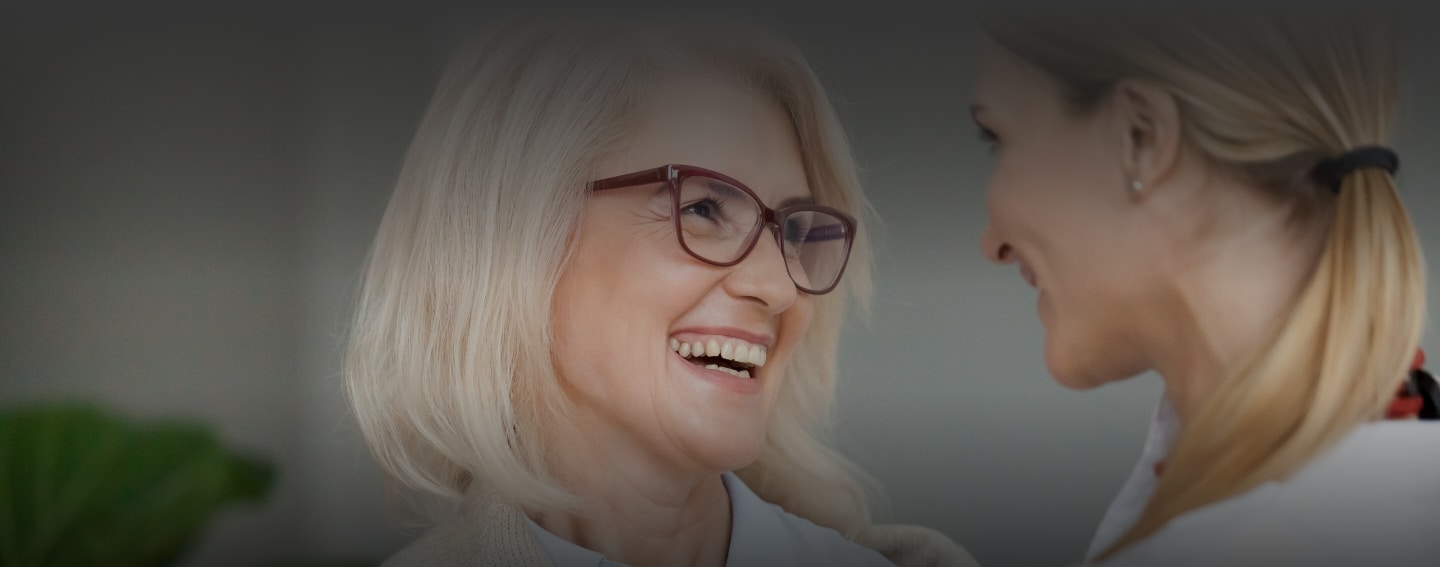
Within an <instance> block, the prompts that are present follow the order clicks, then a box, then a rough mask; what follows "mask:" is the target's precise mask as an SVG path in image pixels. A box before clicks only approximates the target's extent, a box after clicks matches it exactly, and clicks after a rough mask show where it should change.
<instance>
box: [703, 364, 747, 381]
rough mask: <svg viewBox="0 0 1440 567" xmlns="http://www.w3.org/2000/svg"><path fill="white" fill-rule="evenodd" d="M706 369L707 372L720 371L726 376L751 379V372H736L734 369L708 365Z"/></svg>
mask: <svg viewBox="0 0 1440 567" xmlns="http://www.w3.org/2000/svg"><path fill="white" fill-rule="evenodd" d="M705 369H706V370H719V371H721V372H724V373H726V374H730V375H732V376H736V377H739V378H749V377H750V371H749V370H735V369H732V368H729V367H725V366H720V365H718V364H707V365H705Z"/></svg>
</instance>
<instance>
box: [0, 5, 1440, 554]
mask: <svg viewBox="0 0 1440 567" xmlns="http://www.w3.org/2000/svg"><path fill="white" fill-rule="evenodd" d="M0 16H6V17H0V22H4V23H3V24H0V32H3V33H0V73H3V74H0V266H3V268H0V405H5V406H10V405H15V404H21V403H25V402H31V401H39V400H50V399H57V398H65V397H84V398H89V399H98V400H101V401H103V402H104V403H106V404H109V405H111V406H113V407H116V408H119V409H122V410H124V411H126V412H127V413H131V414H134V415H140V416H159V415H182V416H190V417H195V418H199V419H204V420H207V421H210V422H212V423H214V424H216V426H217V427H218V429H219V431H220V432H221V433H222V435H223V436H224V437H225V439H226V440H227V441H228V442H229V443H231V444H233V445H234V446H237V447H242V448H246V449H248V450H251V451H254V452H256V453H259V454H263V455H265V456H268V457H270V458H272V459H274V460H275V461H276V462H277V463H278V464H279V466H280V467H281V476H280V481H279V483H278V485H277V486H276V489H275V491H274V493H273V496H272V498H270V499H269V500H268V501H267V503H265V504H264V505H261V506H254V507H244V508H237V509H233V510H230V511H228V512H225V513H224V514H222V515H221V516H220V517H219V518H218V519H217V521H216V522H215V523H214V524H213V525H212V527H211V529H210V530H209V531H208V532H207V535H206V537H205V539H204V541H202V542H201V545H200V546H199V547H198V548H196V549H195V550H194V551H193V553H192V554H191V555H190V556H189V557H188V559H187V561H186V563H187V564H189V565H256V564H263V563H269V562H277V561H290V560H325V559H345V558H353V559H376V558H381V557H384V556H386V555H388V554H389V553H392V552H393V551H394V550H396V549H397V548H398V547H399V546H401V545H403V543H404V542H405V541H407V540H408V539H409V538H410V537H412V536H413V534H414V530H413V529H411V528H409V527H408V526H407V524H406V523H405V522H404V521H402V520H401V519H400V518H401V517H402V515H400V514H398V513H397V507H396V506H395V505H394V502H393V500H388V499H387V497H386V489H385V482H384V481H383V480H382V478H381V476H380V474H379V472H378V470H377V469H376V467H375V466H374V465H373V464H372V463H371V462H370V460H369V457H368V455H367V454H366V452H365V450H364V448H363V446H362V444H361V443H360V441H359V439H358V435H357V434H356V431H355V428H354V427H353V425H352V424H351V422H350V420H349V418H348V416H347V414H346V409H345V406H344V400H343V397H342V394H341V388H340V379H339V375H338V369H339V360H340V352H341V337H342V334H343V332H344V327H345V323H346V320H347V316H348V307H349V304H350V302H351V301H352V297H353V293H354V289H355V284H356V277H357V274H358V269H359V265H360V262H361V260H362V258H363V255H364V253H365V250H366V248H367V246H368V245H369V241H370V238H371V237H372V235H373V231H374V229H375V226H376V224H377V222H378V220H379V217H380V214H381V212H382V210H383V207H384V204H385V201H386V199H387V198H388V194H389V191H390V189H391V184H392V182H393V180H394V178H395V175H396V171H397V169H398V166H399V163H400V159H401V155H402V153H403V151H404V149H405V147H406V145H407V142H408V140H409V136H410V134H411V132H412V131H413V129H414V127H415V123H416V121H417V119H418V116H419V113H420V112H421V110H422V109H423V107H424V103H425V101H426V99H427V97H428V96H429V93H430V90H431V89H432V88H433V84H434V81H435V80H436V78H437V76H438V69H439V67H440V65H441V63H442V62H443V61H444V59H445V57H446V55H447V53H448V48H449V46H450V45H451V43H450V42H451V40H452V38H454V37H455V36H456V31H457V30H459V29H463V28H465V27H467V26H468V25H470V24H472V23H477V22H482V21H484V20H485V19H486V18H487V17H488V16H489V14H488V13H486V12H485V11H483V10H480V9H470V10H469V11H465V12H462V11H458V10H454V9H442V8H438V7H437V8H434V9H430V10H426V11H420V10H416V9H408V10H406V11H404V12H386V11H384V10H382V9H359V8H346V11H344V12H340V11H333V10H330V11H327V10H326V9H325V8H323V7H318V8H317V7H315V6H311V7H310V8H309V9H308V11H303V10H301V9H297V8H286V9H284V10H281V9H279V8H247V9H244V10H242V9H240V8H238V7H237V8H233V9H230V10H229V11H223V10H222V11H213V10H212V11H211V12H210V13H206V14H199V13H181V12H177V11H175V10H174V9H172V10H170V11H167V12H164V13H163V15H158V16H157V15H154V14H134V13H131V14H121V13H101V12H100V11H99V9H98V8H92V9H89V10H86V11H84V12H83V13H71V14H60V13H44V14H41V13H37V12H28V13H24V12H19V11H17V12H16V13H9V14H0ZM774 17H775V19H776V20H777V21H779V22H780V23H781V24H782V25H783V26H784V27H785V29H786V30H787V31H788V32H789V33H790V35H791V36H792V37H794V38H795V40H796V41H797V42H799V43H800V44H802V46H803V47H804V48H805V49H806V50H807V51H808V52H809V53H810V54H811V56H812V58H813V60H814V64H815V65H816V67H817V68H818V70H819V72H820V73H821V75H822V76H823V78H824V79H825V80H827V82H829V83H830V85H831V86H832V87H833V89H834V92H835V95H836V96H837V98H838V100H839V107H840V110H841V112H842V114H843V118H844V120H845V122H846V125H847V128H848V129H849V131H850V133H851V135H852V137H853V140H854V144H855V147H856V149H857V152H858V154H859V156H860V158H861V162H862V163H863V165H864V166H865V180H866V182H867V187H868V190H869V193H870V195H871V198H872V199H873V201H874V204H875V207H876V208H877V210H878V211H879V213H880V215H881V216H882V217H883V218H884V219H885V221H886V225H885V226H884V227H881V230H880V238H881V239H880V241H879V244H880V256H879V260H878V265H877V268H878V271H877V276H878V282H877V283H878V297H877V301H876V303H875V314H874V316H873V317H872V318H871V320H870V321H868V322H857V323H856V324H855V325H854V326H853V327H851V328H850V329H849V330H848V331H847V333H846V335H845V341H844V348H843V350H842V352H841V357H842V359H843V361H844V366H843V368H844V372H845V375H844V378H843V382H842V385H841V414H840V431H841V433H842V436H841V437H842V439H843V448H844V450H845V451H846V452H847V453H848V454H850V455H852V456H853V457H855V458H856V459H857V460H859V461H860V462H861V463H862V464H864V465H865V466H867V467H868V468H869V469H870V470H871V471H872V472H873V473H874V474H875V475H876V476H877V477H878V478H879V479H880V480H881V481H882V483H883V484H884V485H885V486H886V487H887V489H888V494H889V496H890V506H889V513H888V515H887V517H888V518H889V519H891V520H895V521H903V522H908V523H918V524H924V525H929V526H933V527H935V528H938V529H940V530H942V531H944V532H946V533H948V534H950V535H951V536H953V537H954V538H955V539H957V540H958V541H960V542H961V543H963V544H964V545H966V546H967V547H968V548H969V549H970V550H971V551H972V552H973V553H974V554H975V555H976V556H977V557H978V558H979V559H981V560H982V562H985V563H987V564H990V565H1054V564H1060V563H1064V562H1066V561H1070V560H1074V559H1076V558H1078V557H1079V555H1080V554H1081V553H1082V551H1083V549H1084V547H1085V544H1086V542H1087V541H1088V538H1089V537H1090V534H1091V531H1092V529H1093V527H1094V525H1095V524H1096V522H1097V520H1098V518H1099V516H1100V514H1101V513H1102V512H1103V509H1104V506H1105V504H1106V503H1107V502H1108V500H1109V498H1110V496H1111V495H1112V494H1113V492H1114V491H1115V489H1116V488H1117V487H1118V485H1119V483H1120V482H1121V481H1122V480H1123V478H1124V476H1125V474H1126V473H1127V472H1128V470H1129V467H1130V465H1131V462H1132V460H1133V459H1134V458H1135V456H1136V455H1137V454H1138V450H1139V446H1140V443H1141V441H1142V439H1143V434H1144V427H1145V424H1146V421H1147V419H1148V414H1149V411H1150V409H1151V407H1152V406H1153V404H1154V402H1155V400H1156V399H1157V397H1158V395H1159V392H1160V388H1159V383H1158V380H1157V379H1155V378H1154V377H1153V376H1145V377H1140V378H1138V379H1135V380H1132V381H1129V382H1127V383H1124V384H1121V385H1116V386H1111V387H1106V388H1102V389H1100V390H1097V391H1092V392H1086V393H1076V392H1071V391H1068V390H1065V389H1063V388H1061V387H1060V386H1058V385H1055V384H1054V383H1053V382H1052V381H1051V380H1050V379H1049V378H1048V377H1047V375H1046V372H1045V368H1044V365H1043V361H1042V359H1041V356H1040V352H1041V351H1040V349H1041V342H1042V329H1041V326H1040V325H1039V323H1038V321H1037V320H1036V319H1035V317H1034V296H1033V291H1032V290H1030V289H1029V288H1028V287H1027V286H1025V285H1024V284H1023V282H1022V281H1021V280H1020V278H1019V276H1018V275H1017V274H1016V272H1015V270H1014V269H1013V268H1009V269H1002V268H997V267H994V266H991V265H989V264H988V263H987V262H986V261H985V260H984V259H983V258H982V257H981V256H980V254H979V246H978V237H979V233H980V230H981V229H982V227H983V225H984V209H983V193H982V188H983V186H984V183H985V181H986V176H987V174H988V168H989V163H988V161H987V160H988V158H987V156H986V154H985V152H984V151H983V148H982V146H981V145H980V143H979V142H978V141H976V139H975V134H974V128H973V126H971V125H970V123H969V119H968V117H967V104H968V101H969V91H970V83H969V81H970V77H971V74H972V68H973V65H972V63H971V56H972V52H973V45H972V44H973V42H974V39H975V33H974V32H973V30H972V29H971V27H970V24H969V23H968V21H967V19H966V16H965V15H964V14H963V13H957V14H938V13H915V12H905V13H903V14H902V13H900V11H899V10H896V11H895V13H894V14H892V15H888V16H876V15H873V14H860V13H826V14H825V15H824V17H818V16H817V15H816V14H813V13H805V12H801V11H798V10H795V11H791V12H788V13H779V14H775V15H774ZM1413 35H1415V37H1419V34H1413ZM1412 47H1413V46H1412ZM1420 52H1424V54H1425V55H1428V54H1430V53H1434V50H1433V49H1429V48H1428V47H1427V46H1419V47H1418V49H1416V50H1414V51H1412V59H1411V61H1410V64H1409V65H1408V66H1407V72H1408V73H1409V81H1410V85H1409V91H1408V92H1409V94H1408V99H1409V102H1410V103H1411V104H1410V106H1408V108H1407V109H1406V114H1405V123H1404V128H1403V131H1402V132H1401V135H1400V137H1399V139H1398V141H1397V143H1396V146H1397V148H1398V149H1399V151H1400V154H1401V156H1402V157H1403V159H1404V162H1405V168H1404V172H1403V176H1402V181H1403V185H1404V191H1405V197H1406V199H1407V202H1408V204H1409V205H1410V207H1411V211H1412V214H1413V215H1414V217H1415V218H1416V219H1417V221H1418V222H1419V224H1420V231H1421V236H1422V238H1423V239H1424V241H1425V244H1426V247H1427V249H1428V250H1429V257H1430V258H1431V259H1432V266H1433V265H1435V264H1437V263H1440V262H1436V261H1435V260H1434V259H1435V258H1436V253H1437V252H1436V251H1440V222H1435V221H1436V212H1437V211H1440V192H1437V189H1440V166H1437V165H1436V160H1435V157H1436V155H1437V148H1440V146H1437V144H1440V143H1437V138H1436V136H1435V134H1434V132H1436V131H1440V105H1437V104H1435V103H1434V102H1433V101H1435V100H1440V67H1437V66H1436V65H1433V64H1427V63H1426V62H1425V59H1426V57H1424V56H1422V55H1421V54H1420ZM1432 63H1433V62H1432ZM1431 274H1432V275H1431V282H1432V283H1431V297H1432V298H1440V293H1437V282H1440V273H1437V272H1436V270H1435V269H1434V268H1432V270H1431ZM1437 315H1440V310H1437V308H1436V307H1431V308H1430V312H1429V319H1430V320H1432V321H1434V320H1437V319H1440V317H1437ZM1426 344H1427V345H1428V346H1429V347H1430V348H1429V350H1430V351H1431V352H1432V353H1440V348H1436V347H1437V344H1436V339H1435V335H1434V333H1433V332H1430V333H1428V334H1427V337H1426Z"/></svg>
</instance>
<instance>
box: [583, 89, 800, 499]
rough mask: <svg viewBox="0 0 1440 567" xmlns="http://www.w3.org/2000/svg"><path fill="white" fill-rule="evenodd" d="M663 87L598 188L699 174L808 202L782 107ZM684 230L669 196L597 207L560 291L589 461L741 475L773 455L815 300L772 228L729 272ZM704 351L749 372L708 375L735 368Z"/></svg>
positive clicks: (649, 193) (593, 202)
mask: <svg viewBox="0 0 1440 567" xmlns="http://www.w3.org/2000/svg"><path fill="white" fill-rule="evenodd" d="M661 84H662V85H663V88H658V89H653V90H651V91H650V93H649V94H648V95H646V97H645V99H644V101H643V104H642V105H641V107H640V108H638V109H637V120H638V123H637V127H636V128H634V129H633V131H632V135H631V136H630V137H628V138H627V139H625V140H624V141H623V142H622V144H621V146H620V147H619V148H618V149H617V151H615V152H614V153H613V154H611V156H610V158H609V159H608V160H606V161H605V162H604V163H603V164H602V166H601V170H600V171H598V172H597V173H596V175H595V179H601V178H606V177H610V176H615V175H623V174H627V173H631V172H636V171H642V170H646V169H650V168H655V167H658V166H661V165H665V164H685V165H691V166H697V167H702V168H706V169H710V170H713V171H717V172H720V173H723V174H725V175H728V176H730V177H732V178H734V179H736V180H738V181H740V182H741V183H743V184H745V185H746V186H748V187H749V188H750V189H751V190H753V191H754V192H755V194H756V195H757V196H758V197H759V198H760V199H761V201H762V202H763V203H764V204H765V205H766V206H769V207H771V208H779V207H780V206H781V204H782V203H785V202H793V201H795V200H804V199H807V198H809V196H810V190H809V186H808V184H807V180H806V175H805V169H804V167H803V162H802V160H801V154H800V148H799V143H798V141H797V140H796V137H795V134H794V127H793V126H792V124H791V122H790V119H789V117H788V116H787V114H786V113H785V112H784V111H782V109H781V108H780V107H779V106H778V105H777V104H776V103H775V102H773V101H771V100H770V99H768V98H767V97H765V96H762V95H760V94H759V93H757V92H755V90H754V89H751V88H748V87H745V86H744V85H741V84H737V83H736V81H733V80H729V79H728V78H723V77H716V76H712V75H707V74H702V73H686V74H680V75H674V76H670V77H668V78H667V79H666V80H664V81H661ZM713 205H714V204H713V203H700V204H694V206H705V207H711V206H713ZM681 206H682V208H685V207H690V206H692V204H690V203H682V204H681ZM736 206H738V204H736ZM685 211H689V209H688V208H686V209H685ZM701 213H704V214H712V213H715V211H713V210H710V209H705V210H703V211H700V210H697V212H696V214H701ZM675 230H676V229H675V223H674V222H673V221H672V204H671V197H670V192H669V191H668V190H667V188H666V186H665V184H663V183H655V184H648V185H639V186H634V187H626V188H618V189H612V190H606V191H597V192H594V193H592V194H591V195H590V196H589V198H588V200H587V203H586V208H585V210H584V212H583V216H582V219H581V224H580V230H579V233H578V235H577V240H576V249H575V251H574V256H573V257H572V258H571V260H570V262H569V264H568V265H567V266H566V269H565V271H564V274H563V275H562V277H561V281H560V283H559V285H558V287H557V289H556V297H555V303H554V305H555V307H554V326H555V329H556V331H555V332H556V343H555V344H556V346H555V353H556V354H555V358H556V365H557V367H558V369H559V372H560V378H561V383H562V385H563V387H564V389H565V391H566V394H567V396H568V397H569V398H570V400H571V401H572V402H574V406H575V407H576V409H577V412H578V413H579V415H577V416H576V420H575V421H576V423H577V425H578V426H579V431H580V433H582V434H583V435H584V436H585V437H586V439H585V440H584V443H586V444H587V445H590V446H592V447H594V448H595V449H597V450H600V451H602V452H603V454H607V455H613V456H615V457H616V458H625V457H626V456H629V455H635V454H637V453H641V454H645V455H649V456H650V457H651V458H653V459H654V460H656V461H658V462H663V463H667V464H668V465H669V466H672V467H674V468H675V469H676V470H681V471H696V470H719V471H724V470H733V469H738V468H741V467H744V466H747V465H749V464H750V463H752V462H753V461H754V460H755V459H757V458H758V457H759V455H760V452H761V450H762V449H763V448H764V446H765V436H766V432H767V429H768V423H769V419H770V414H771V408H772V407H773V405H774V402H775V398H776V394H777V392H778V389H779V385H780V380H781V376H782V375H783V373H784V369H785V366H786V363H787V360H788V359H789V356H790V354H791V353H792V352H793V350H794V348H795V345H796V343H797V342H798V341H799V340H800V338H801V336H802V335H803V334H804V333H805V330H806V328H807V327H808V325H809V323H810V317H811V311H812V305H811V303H812V301H813V299H812V297H811V296H809V295H806V294H804V293H801V292H799V291H798V290H797V289H796V287H795V283H794V282H793V281H792V280H791V279H790V275H789V273H788V272H787V271H786V264H785V260H784V259H783V257H782V255H781V250H780V248H779V247H778V246H777V243H776V240H775V238H774V236H773V235H772V234H771V232H770V230H769V229H768V228H767V229H766V230H765V231H764V233H763V234H761V236H760V238H759V241H758V242H757V243H756V244H755V247H754V248H753V249H752V250H751V252H750V253H749V255H748V256H747V257H745V259H744V260H743V261H741V262H740V263H739V264H737V265H734V266H730V267H719V266H715V265H711V264H707V263H705V262H702V261H700V260H698V259H696V258H694V257H692V256H691V255H690V254H689V253H687V252H686V251H685V250H684V249H682V248H681V246H680V244H679V242H678V241H677V238H676V233H675ZM712 344H713V346H712ZM679 345H685V348H684V349H683V350H678V349H677V346H679ZM692 346H693V347H696V348H694V349H692V348H691V347H692ZM699 347H704V348H706V349H709V348H716V349H717V350H718V351H720V352H721V353H722V355H721V358H735V357H734V356H733V354H734V353H735V352H738V351H739V350H740V349H744V350H745V352H746V355H745V356H744V357H742V359H741V360H742V362H740V363H736V364H733V366H735V367H736V368H742V367H748V369H746V370H745V371H744V372H743V373H741V372H739V371H738V370H736V368H731V369H729V370H726V369H721V368H707V366H709V363H713V362H720V365H730V363H729V362H723V361H716V360H715V359H714V357H711V358H710V359H709V360H706V361H701V360H699V359H696V358H695V357H694V353H693V352H692V351H693V350H698V348H699ZM707 354H708V352H707ZM756 356H760V357H761V358H762V359H763V365H757V364H756V362H757V361H756Z"/></svg>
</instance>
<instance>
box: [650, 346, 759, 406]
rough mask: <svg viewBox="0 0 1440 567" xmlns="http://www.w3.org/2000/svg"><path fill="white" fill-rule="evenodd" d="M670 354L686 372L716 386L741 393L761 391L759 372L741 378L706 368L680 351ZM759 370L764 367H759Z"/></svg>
mask: <svg viewBox="0 0 1440 567" xmlns="http://www.w3.org/2000/svg"><path fill="white" fill-rule="evenodd" d="M670 356H671V357H673V358H674V359H675V363H676V364H678V365H680V366H681V367H683V368H684V369H685V371H686V372H689V373H690V374H691V375H692V376H694V377H696V378H699V379H700V380H704V381H706V382H709V383H711V384H714V385H715V386H716V387H719V388H722V389H724V390H727V391H730V392H733V393H736V394H741V395H755V394H759V393H760V389H761V388H760V380H761V375H760V373H759V372H757V373H755V374H753V375H751V377H749V378H741V377H739V376H731V375H729V374H726V373H724V372H721V371H719V370H706V369H705V368H703V367H701V366H698V365H696V364H694V363H691V362H690V361H688V360H685V358H684V357H682V356H680V353H678V352H675V351H670ZM757 370H764V369H763V368H759V369H757Z"/></svg>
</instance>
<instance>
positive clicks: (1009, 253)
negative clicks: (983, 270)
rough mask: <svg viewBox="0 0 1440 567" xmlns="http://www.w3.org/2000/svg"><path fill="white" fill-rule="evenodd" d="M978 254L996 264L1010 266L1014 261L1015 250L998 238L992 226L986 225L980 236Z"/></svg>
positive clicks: (998, 235)
mask: <svg viewBox="0 0 1440 567" xmlns="http://www.w3.org/2000/svg"><path fill="white" fill-rule="evenodd" d="M980 253H982V254H984V255H985V257H986V258H989V259H990V261H991V262H994V263H996V264H1010V263H1013V262H1014V261H1015V250H1014V249H1013V248H1011V247H1010V245H1009V244H1007V243H1006V242H1005V241H1004V240H1002V239H1001V238H1000V234H999V233H997V232H996V231H995V226H994V225H986V226H985V232H984V233H981V235H980Z"/></svg>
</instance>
